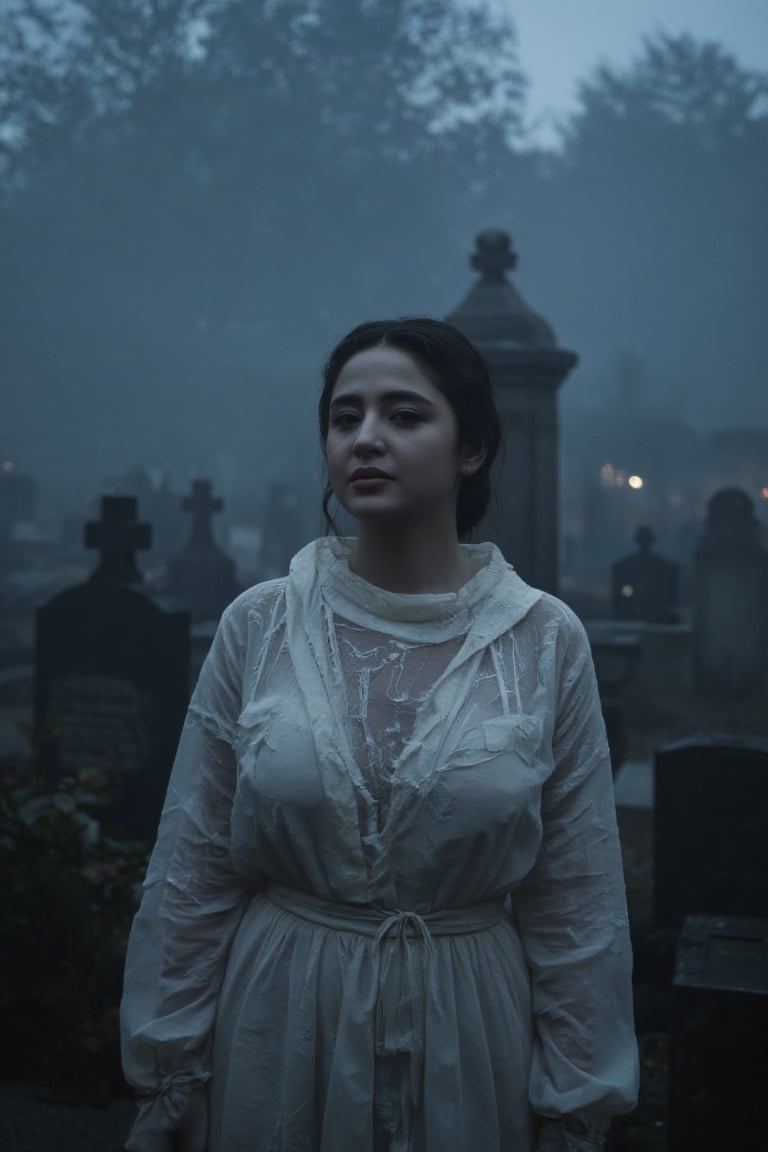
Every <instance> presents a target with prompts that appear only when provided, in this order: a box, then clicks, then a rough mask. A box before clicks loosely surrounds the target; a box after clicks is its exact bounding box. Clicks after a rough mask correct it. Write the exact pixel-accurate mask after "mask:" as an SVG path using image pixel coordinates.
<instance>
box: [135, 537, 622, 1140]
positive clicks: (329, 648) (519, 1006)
mask: <svg viewBox="0 0 768 1152" xmlns="http://www.w3.org/2000/svg"><path fill="white" fill-rule="evenodd" d="M348 548H349V542H348V541H338V540H330V539H326V540H320V541H316V542H315V543H314V544H311V545H309V546H308V547H306V548H304V549H303V550H302V551H301V552H300V553H299V554H298V555H297V556H296V557H295V558H294V561H293V563H292V565H291V572H290V575H289V576H288V577H287V578H286V579H283V580H275V581H271V582H269V583H266V584H261V585H258V586H256V587H255V588H251V589H250V590H249V591H247V592H245V593H243V595H242V596H240V597H239V598H238V599H237V600H236V601H235V602H234V604H232V605H231V606H230V607H229V608H228V609H227V611H226V612H225V613H224V616H223V618H222V621H221V624H220V626H219V629H218V632H217V635H216V638H215V640H214V642H213V646H212V649H211V652H210V654H209V656H208V659H207V661H206V663H205V665H204V667H203V670H202V673H201V675H200V680H199V683H198V685H197V688H196V690H195V693H194V695H193V698H192V702H191V705H190V709H189V715H188V718H187V722H186V725H185V728H184V731H183V734H182V737H181V741H180V745H179V750H178V754H177V758H176V761H175V764H174V768H173V773H172V776H171V781H170V785H169V789H168V795H167V799H166V803H165V808H164V811H163V816H162V819H161V823H160V829H159V833H158V838H157V843H156V846H155V849H154V852H153V855H152V860H151V863H150V866H149V870H148V874H147V879H146V882H145V887H144V894H143V899H142V904H141V908H140V910H139V912H138V914H137V916H136V919H135V922H134V926H133V929H132V933H131V939H130V944H129V949H128V956H127V960H126V972H125V991H124V998H123V1005H122V1027H123V1059H124V1068H125V1072H126V1075H127V1077H128V1079H129V1081H130V1082H131V1083H132V1084H133V1085H134V1086H135V1087H136V1088H137V1089H138V1091H139V1093H140V1094H141V1095H142V1096H143V1097H144V1103H143V1104H142V1106H141V1108H140V1112H139V1117H138V1119H137V1122H136V1125H135V1127H134V1130H133V1133H132V1136H131V1139H130V1141H129V1143H128V1145H127V1148H128V1149H129V1150H131V1152H165V1150H166V1149H168V1148H170V1143H169V1140H168V1135H167V1132H168V1130H169V1129H170V1128H171V1127H172V1126H173V1124H174V1122H175V1119H176V1118H177V1117H178V1116H179V1115H180V1113H181V1112H182V1111H183V1109H184V1107H185V1106H186V1104H187V1102H188V1101H189V1100H190V1098H191V1095H190V1094H191V1093H194V1092H197V1091H206V1092H207V1093H208V1097H209V1104H210V1129H209V1144H208V1152H369V1150H370V1152H379V1150H380V1149H381V1150H386V1152H400V1150H412V1152H475V1150H477V1149H482V1150H483V1152H534V1150H536V1152H555V1150H557V1152H565V1150H569V1152H576V1150H585V1152H592V1150H594V1149H598V1148H600V1147H601V1146H602V1140H601V1135H602V1133H603V1131H604V1128H605V1126H606V1124H607V1121H608V1119H609V1118H610V1116H611V1115H613V1114H615V1113H618V1112H623V1111H626V1110H628V1109H629V1108H631V1107H632V1106H633V1104H634V1101H635V1096H636V1091H637V1049H636V1043H635V1037H634V1032H633V1024H632V992H631V979H630V977H631V954H630V946H629V937H628V925H627V915H626V901H625V893H624V882H623V875H622V868H621V857H620V851H619V842H618V836H617V830H616V819H615V809H614V800H613V787H612V780H611V772H610V767H609V760H608V752H607V746H606V740H605V731H604V727H603V722H602V718H601V714H600V706H599V701H598V696H597V691H596V686H595V678H594V672H593V668H592V662H591V657H590V651H589V646H588V643H587V639H586V636H585V634H584V630H583V628H582V626H581V625H580V623H579V622H578V620H577V618H576V617H575V616H574V615H573V613H572V612H571V611H570V610H569V609H568V608H567V607H566V606H565V605H564V604H562V603H561V602H560V601H558V600H556V599H554V598H553V597H551V596H548V595H546V594H545V593H541V592H538V591H536V590H535V589H532V588H530V587H528V586H527V585H526V584H524V583H523V581H521V580H520V578H519V577H518V576H517V575H516V574H515V573H514V571H513V569H512V568H511V567H510V566H509V565H507V564H506V563H505V561H504V559H503V557H502V556H501V554H500V553H499V552H498V550H497V549H496V548H494V547H493V546H492V545H479V546H466V547H465V549H464V550H465V554H466V556H467V557H468V558H469V559H470V561H471V562H472V564H473V565H474V566H475V567H476V569H477V572H476V575H475V576H474V577H473V578H472V579H471V580H470V581H469V582H468V583H467V584H466V585H465V586H464V587H463V588H461V589H460V590H459V591H458V592H456V593H450V594H445V595H437V596H435V595H430V596H422V595H415V596H408V595H399V594H395V593H390V592H386V591H383V590H381V589H378V588H375V587H374V586H372V585H370V584H368V583H367V582H366V581H364V580H362V579H361V578H359V577H357V576H355V575H354V574H352V573H351V572H350V571H349V568H348V565H347V561H346V555H347V554H348ZM542 1118H544V1119H542Z"/></svg>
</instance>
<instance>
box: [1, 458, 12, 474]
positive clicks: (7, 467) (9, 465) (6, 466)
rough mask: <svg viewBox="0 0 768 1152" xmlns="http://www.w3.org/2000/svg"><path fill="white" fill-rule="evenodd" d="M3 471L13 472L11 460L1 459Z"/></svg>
mask: <svg viewBox="0 0 768 1152" xmlns="http://www.w3.org/2000/svg"><path fill="white" fill-rule="evenodd" d="M3 472H13V460H4V461H3Z"/></svg>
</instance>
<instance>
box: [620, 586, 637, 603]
mask: <svg viewBox="0 0 768 1152" xmlns="http://www.w3.org/2000/svg"><path fill="white" fill-rule="evenodd" d="M621 594H622V596H624V597H625V598H626V599H627V600H628V599H629V598H630V596H634V594H635V590H634V588H633V587H632V585H631V584H623V585H622V588H621Z"/></svg>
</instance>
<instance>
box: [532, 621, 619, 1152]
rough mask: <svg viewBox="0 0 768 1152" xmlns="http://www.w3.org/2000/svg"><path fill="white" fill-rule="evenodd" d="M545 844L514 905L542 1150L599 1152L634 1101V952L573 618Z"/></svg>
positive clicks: (584, 656)
mask: <svg viewBox="0 0 768 1152" xmlns="http://www.w3.org/2000/svg"><path fill="white" fill-rule="evenodd" d="M564 631H565V637H564V643H563V644H562V648H561V652H562V654H561V656H560V659H559V667H558V675H557V685H558V687H557V692H558V704H557V709H556V714H555V722H554V734H553V761H554V769H553V772H552V775H551V777H550V779H549V781H548V782H547V784H546V785H545V787H544V790H543V796H542V824H543V839H542V845H541V848H540V851H539V854H538V857H537V860H536V863H535V865H534V868H533V869H532V871H531V873H529V875H528V877H527V878H526V880H525V881H524V882H523V884H522V886H521V888H520V889H519V891H518V893H517V894H516V900H515V907H516V914H517V920H518V925H519V928H520V931H521V935H522V939H523V943H524V947H525V951H526V955H527V959H528V964H529V968H530V972H531V979H532V986H533V1002H534V1023H535V1028H534V1053H533V1065H532V1072H531V1080H530V1089H529V1098H530V1103H531V1107H532V1109H533V1111H534V1112H536V1113H537V1114H538V1115H539V1116H540V1117H542V1123H541V1131H540V1136H539V1144H538V1152H594V1150H597V1149H600V1148H602V1147H603V1139H604V1134H605V1131H606V1129H607V1126H608V1123H609V1121H610V1118H611V1116H613V1115H616V1114H618V1113H621V1112H626V1111H629V1110H630V1109H631V1108H633V1107H634V1105H635V1102H636V1097H637V1082H638V1058H637V1044H636V1039H635V1034H634V1026H633V1007H632V984H631V972H632V956H631V948H630V941H629V925H628V918H627V909H626V895H625V889H624V877H623V870H622V861H621V851H620V845H619V838H618V830H617V826H616V812H615V805H614V798H613V781H612V776H611V769H610V761H609V755H608V746H607V741H606V737H605V727H604V724H603V720H602V715H601V711H600V702H599V698H598V694H597V684H596V680H595V674H594V668H593V665H592V659H591V653H590V650H589V644H588V641H587V637H586V634H585V633H584V630H583V628H582V626H581V624H580V623H579V622H578V621H577V620H576V618H575V617H572V615H571V614H569V615H568V617H567V619H566V621H565V626H564Z"/></svg>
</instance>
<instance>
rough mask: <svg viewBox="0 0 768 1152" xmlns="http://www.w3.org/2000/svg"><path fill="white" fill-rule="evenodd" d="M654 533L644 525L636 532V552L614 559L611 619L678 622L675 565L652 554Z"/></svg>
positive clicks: (651, 622) (650, 622)
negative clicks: (620, 558)
mask: <svg viewBox="0 0 768 1152" xmlns="http://www.w3.org/2000/svg"><path fill="white" fill-rule="evenodd" d="M655 540H656V536H655V533H654V531H653V529H652V528H649V527H648V525H647V524H643V525H642V526H641V527H640V528H638V530H637V532H636V533H635V541H636V543H637V551H636V552H632V553H631V554H630V555H629V556H625V557H624V558H623V559H622V560H617V561H616V563H615V564H614V565H613V566H612V571H611V608H612V613H613V618H614V620H642V621H644V622H646V623H647V624H676V623H677V622H678V619H679V617H678V613H677V603H678V566H677V564H673V563H672V561H670V560H665V559H664V558H663V557H662V556H657V555H656V553H655V552H654V551H653V545H654V542H655Z"/></svg>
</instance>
